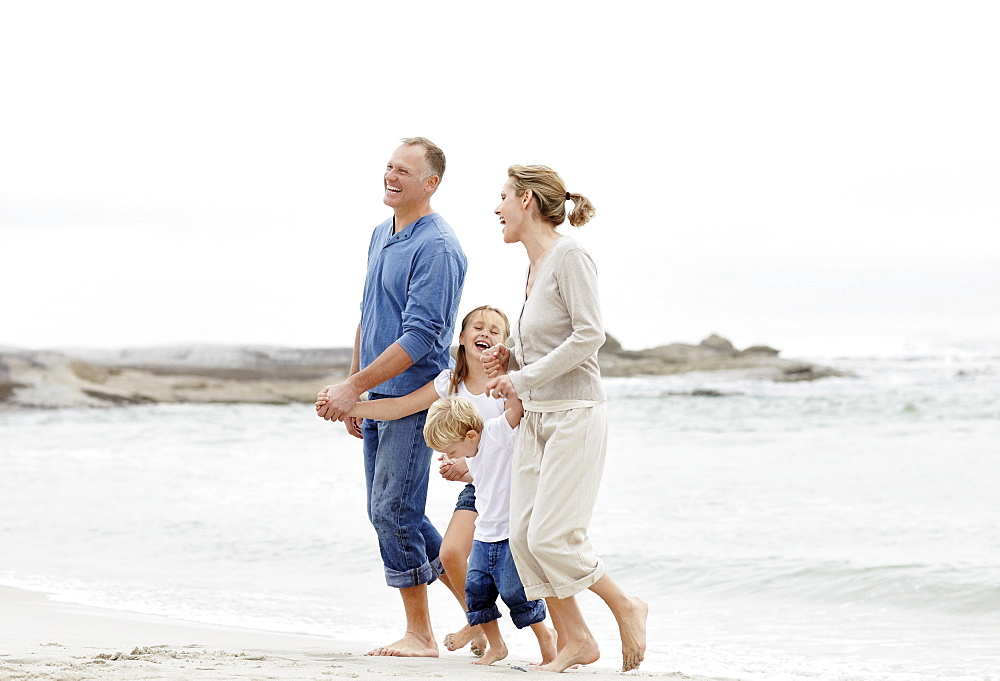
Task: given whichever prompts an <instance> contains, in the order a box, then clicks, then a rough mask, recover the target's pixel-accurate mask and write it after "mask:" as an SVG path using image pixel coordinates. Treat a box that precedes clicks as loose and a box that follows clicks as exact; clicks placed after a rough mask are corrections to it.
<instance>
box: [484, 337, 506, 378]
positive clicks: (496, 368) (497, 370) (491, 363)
mask: <svg viewBox="0 0 1000 681" xmlns="http://www.w3.org/2000/svg"><path fill="white" fill-rule="evenodd" d="M482 361H483V371H485V372H486V375H487V376H489V377H490V378H496V377H497V376H499V375H500V374H505V373H507V365H508V363H509V362H510V348H508V347H507V346H506V345H504V344H503V343H497V344H496V345H494V346H493V347H492V348H490V349H489V350H487V351H486V352H484V353H483V354H482Z"/></svg>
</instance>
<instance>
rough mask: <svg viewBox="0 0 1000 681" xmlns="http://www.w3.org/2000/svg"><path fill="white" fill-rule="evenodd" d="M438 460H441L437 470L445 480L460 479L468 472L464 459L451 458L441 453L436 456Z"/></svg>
mask: <svg viewBox="0 0 1000 681" xmlns="http://www.w3.org/2000/svg"><path fill="white" fill-rule="evenodd" d="M438 461H440V462H441V465H440V466H439V467H438V472H439V473H441V477H442V478H444V479H445V480H461V479H462V478H464V477H465V474H466V473H468V472H469V466H468V464H466V463H465V459H452V458H449V457H448V455H447V454H442V455H441V456H439V457H438Z"/></svg>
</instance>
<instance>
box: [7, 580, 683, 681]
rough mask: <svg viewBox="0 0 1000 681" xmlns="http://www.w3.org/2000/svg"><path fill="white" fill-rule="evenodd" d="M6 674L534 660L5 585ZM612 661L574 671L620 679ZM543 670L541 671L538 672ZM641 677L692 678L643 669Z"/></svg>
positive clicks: (293, 673)
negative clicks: (206, 618)
mask: <svg viewBox="0 0 1000 681" xmlns="http://www.w3.org/2000/svg"><path fill="white" fill-rule="evenodd" d="M0 631H2V633H0V679H59V680H60V681H82V680H84V679H130V680H132V679H171V680H175V681H181V680H183V679H330V678H350V679H382V678H392V679H396V680H397V681H407V680H408V679H413V680H417V679H455V680H456V681H457V680H459V679H487V678H497V677H498V676H516V675H519V674H522V673H525V672H526V671H527V670H528V669H529V662H530V661H529V660H520V659H507V660H504V661H502V662H498V663H495V664H494V665H492V666H490V667H482V666H476V665H473V664H471V662H472V660H473V659H474V658H473V657H472V655H471V654H470V653H469V652H468V650H467V649H466V650H463V651H456V652H448V651H445V650H444V649H442V652H441V654H442V657H440V658H437V659H404V658H378V657H369V656H366V655H365V654H364V653H365V651H366V650H368V649H369V648H371V647H372V646H373V645H374V642H364V641H341V640H334V639H332V638H323V637H317V636H305V635H294V634H282V633H274V632H266V631H254V630H250V629H236V628H224V627H212V626H206V625H200V624H197V623H192V622H181V621H177V620H170V619H166V618H160V617H151V616H146V615H139V614H132V613H125V612H118V611H113V610H102V609H98V608H89V607H82V606H77V605H73V604H68V603H61V602H56V601H52V600H50V599H49V598H48V597H47V596H46V595H44V594H40V593H34V592H29V591H21V590H18V589H9V588H0ZM606 655H607V660H601V661H600V662H599V663H597V664H596V665H591V666H588V667H586V668H582V669H577V670H571V671H569V672H566V673H567V674H571V675H573V676H585V677H587V678H589V679H597V680H599V679H611V678H620V677H621V676H623V674H622V673H620V672H618V671H616V668H615V667H613V666H611V665H613V664H616V663H618V662H619V660H617V659H616V658H617V657H618V654H617V651H608V652H607V653H606ZM537 673H538V674H543V672H537ZM627 676H633V677H642V678H672V679H676V678H692V677H687V676H683V675H679V674H663V673H645V672H643V671H642V670H641V669H640V670H638V671H635V672H630V673H629V674H628V675H627Z"/></svg>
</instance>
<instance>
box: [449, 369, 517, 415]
mask: <svg viewBox="0 0 1000 681" xmlns="http://www.w3.org/2000/svg"><path fill="white" fill-rule="evenodd" d="M434 389H435V390H436V391H437V394H438V396H440V397H447V396H448V395H452V394H456V393H450V392H448V391H449V390H450V389H451V369H445V370H444V371H442V372H441V373H440V374H438V375H437V378H435V379H434ZM457 394H458V396H459V397H467V398H469V399H470V400H472V403H473V404H474V405H476V409H478V410H479V415H480V416H482V417H483V421H488V420H490V419H495V418H496V417H497V416H500V414H502V413H503V412H504V408H503V402H504V401H503V400H502V399H500V398H498V397H487V396H486V393H483V394H481V395H473V394H472V393H470V392H469V389H468V388H466V387H465V381H462V382H461V383H459V384H458V393H457Z"/></svg>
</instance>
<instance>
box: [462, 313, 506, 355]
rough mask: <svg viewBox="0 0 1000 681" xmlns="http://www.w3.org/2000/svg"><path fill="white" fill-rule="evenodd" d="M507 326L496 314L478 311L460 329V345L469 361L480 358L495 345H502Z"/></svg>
mask: <svg viewBox="0 0 1000 681" xmlns="http://www.w3.org/2000/svg"><path fill="white" fill-rule="evenodd" d="M506 330H507V325H506V324H504V321H503V319H502V318H501V317H500V315H498V314H497V313H496V312H492V311H490V310H480V311H479V312H477V313H475V314H474V315H473V316H472V318H471V319H470V320H469V321H468V323H467V324H466V325H465V328H464V329H462V337H461V339H459V340H460V342H461V345H462V347H463V348H465V353H466V355H467V356H468V358H469V359H470V360H476V359H479V358H480V357H482V354H483V352H485V351H486V350H489V349H490V348H491V347H493V346H494V345H496V344H497V343H502V342H503V341H504V339H505V338H506V336H507V333H506Z"/></svg>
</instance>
